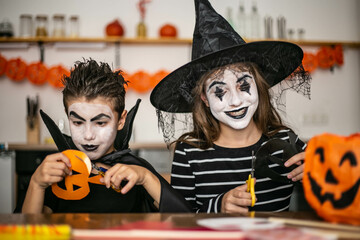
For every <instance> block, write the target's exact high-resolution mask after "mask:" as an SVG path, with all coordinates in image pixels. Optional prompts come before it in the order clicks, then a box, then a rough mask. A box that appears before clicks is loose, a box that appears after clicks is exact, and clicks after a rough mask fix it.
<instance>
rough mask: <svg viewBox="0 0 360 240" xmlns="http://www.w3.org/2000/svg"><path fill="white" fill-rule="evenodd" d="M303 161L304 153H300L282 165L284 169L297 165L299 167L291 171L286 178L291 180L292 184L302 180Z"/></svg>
mask: <svg viewBox="0 0 360 240" xmlns="http://www.w3.org/2000/svg"><path fill="white" fill-rule="evenodd" d="M304 159H305V152H301V153H298V154H295V155H294V156H292V157H291V158H290V159H289V160H287V161H286V162H285V163H284V165H285V167H289V166H291V165H293V164H296V165H298V166H299V167H297V168H295V169H294V170H292V171H291V172H290V173H289V174H288V175H287V178H288V179H291V180H292V181H293V182H296V181H299V180H302V178H303V175H304V163H303V162H304Z"/></svg>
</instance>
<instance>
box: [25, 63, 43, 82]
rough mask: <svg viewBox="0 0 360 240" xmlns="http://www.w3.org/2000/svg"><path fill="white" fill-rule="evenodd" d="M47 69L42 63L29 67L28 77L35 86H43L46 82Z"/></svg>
mask: <svg viewBox="0 0 360 240" xmlns="http://www.w3.org/2000/svg"><path fill="white" fill-rule="evenodd" d="M46 75H47V67H46V66H45V65H44V64H43V63H41V62H36V63H32V64H30V65H29V66H28V67H27V71H26V77H27V78H28V79H29V81H30V82H31V83H33V84H35V85H42V84H44V83H45V82H46Z"/></svg>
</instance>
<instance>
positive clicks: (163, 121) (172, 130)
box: [156, 110, 193, 146]
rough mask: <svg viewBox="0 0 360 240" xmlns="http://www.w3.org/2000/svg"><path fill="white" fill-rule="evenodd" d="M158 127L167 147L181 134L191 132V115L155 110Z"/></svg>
mask: <svg viewBox="0 0 360 240" xmlns="http://www.w3.org/2000/svg"><path fill="white" fill-rule="evenodd" d="M156 115H157V117H158V127H159V129H160V130H161V131H162V133H163V137H164V141H165V143H166V145H167V146H169V145H170V144H171V143H172V142H173V141H175V140H177V139H178V138H179V137H180V136H181V135H182V134H184V133H186V132H190V131H192V130H193V117H192V113H171V112H164V111H161V110H156Z"/></svg>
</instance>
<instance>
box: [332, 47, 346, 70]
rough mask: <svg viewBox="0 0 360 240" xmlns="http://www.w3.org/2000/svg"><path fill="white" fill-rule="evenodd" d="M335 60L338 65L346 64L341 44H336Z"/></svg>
mask: <svg viewBox="0 0 360 240" xmlns="http://www.w3.org/2000/svg"><path fill="white" fill-rule="evenodd" d="M334 55H335V62H336V64H337V65H340V66H342V65H344V53H343V48H342V46H341V45H336V46H335V48H334Z"/></svg>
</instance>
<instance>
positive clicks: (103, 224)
mask: <svg viewBox="0 0 360 240" xmlns="http://www.w3.org/2000/svg"><path fill="white" fill-rule="evenodd" d="M229 217H230V218H231V217H235V218H236V217H237V218H238V217H255V218H267V219H272V220H281V221H284V222H283V224H285V226H289V227H297V228H307V229H312V230H316V231H323V232H326V233H328V234H336V235H337V239H360V227H359V226H351V225H344V224H332V223H327V222H325V221H323V220H321V219H320V218H319V217H318V216H317V215H316V214H315V213H314V212H281V213H273V212H252V213H247V214H243V215H240V214H223V213H217V214H215V213H212V214H206V213H198V214H196V213H176V214H170V213H121V214H120V213H113V214H98V213H68V214H61V213H56V214H0V225H5V224H7V225H9V224H15V225H23V224H67V225H69V226H70V227H71V228H72V229H73V230H74V229H76V230H79V231H80V232H81V231H83V230H88V229H90V230H89V231H94V230H98V231H102V230H109V229H112V230H114V229H120V230H124V229H125V228H124V226H130V227H134V226H135V228H136V227H138V226H140V228H136V229H139V230H144V229H143V228H142V227H144V225H141V224H139V223H144V222H148V223H152V224H155V225H157V226H160V225H161V224H165V223H166V225H167V226H171V227H170V230H179V229H180V230H199V228H201V226H200V225H199V224H198V223H197V222H198V220H200V219H209V218H212V219H214V218H229ZM137 224H138V225H137ZM155 225H153V226H155ZM125 230H129V228H128V229H125ZM131 230H134V229H131ZM147 230H149V228H147ZM157 230H158V229H157ZM161 230H162V229H161ZM165 230H169V229H165ZM90 234H92V233H90ZM200 234H201V232H200ZM71 239H80V238H76V237H75V238H74V237H72V238H71ZM121 239H123V238H121ZM155 239H157V238H155ZM161 239H163V238H161ZM169 239H173V238H169Z"/></svg>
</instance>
